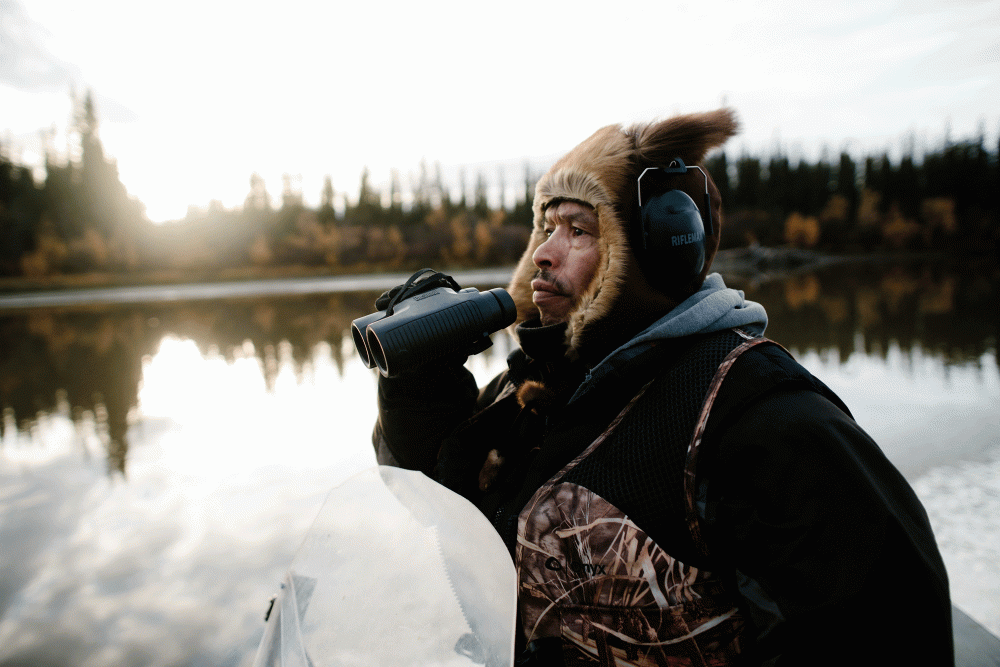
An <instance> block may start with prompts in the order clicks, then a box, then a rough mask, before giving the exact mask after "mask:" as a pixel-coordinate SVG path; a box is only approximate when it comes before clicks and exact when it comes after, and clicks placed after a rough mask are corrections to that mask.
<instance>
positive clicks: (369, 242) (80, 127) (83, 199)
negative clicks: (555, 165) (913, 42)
mask: <svg viewBox="0 0 1000 667" xmlns="http://www.w3.org/2000/svg"><path fill="white" fill-rule="evenodd" d="M71 129H72V131H73V133H74V137H76V138H77V139H78V142H79V150H78V151H77V155H78V156H77V157H73V158H68V159H65V160H58V159H57V158H56V157H55V156H54V154H53V152H52V151H46V157H45V170H44V171H45V174H44V177H41V178H36V175H35V174H34V173H33V171H32V170H31V169H30V168H28V167H26V166H24V165H20V164H17V163H16V162H15V161H14V160H13V159H11V158H10V157H9V155H8V154H7V152H6V151H5V150H4V147H3V146H0V276H6V277H24V278H37V279H44V278H46V277H50V276H58V275H72V274H88V273H94V272H99V273H105V274H118V275H123V276H126V275H127V276H136V275H143V276H146V277H148V278H149V279H152V280H155V279H156V278H157V277H161V278H163V279H170V278H171V277H174V276H176V275H178V274H182V275H183V276H185V277H186V278H195V277H209V276H211V277H219V276H225V275H232V276H234V277H237V276H241V275H251V274H254V273H256V274H259V273H262V272H263V273H267V272H271V271H273V272H280V271H282V270H284V269H287V268H288V267H300V268H301V267H306V268H313V269H315V270H333V271H373V270H382V269H406V268H417V267H419V266H426V265H432V266H449V267H459V266H483V265H504V264H507V263H512V262H514V261H516V260H517V258H518V256H519V255H520V253H521V252H522V250H523V248H524V245H525V243H526V241H527V237H528V234H529V231H530V227H531V217H532V214H531V201H532V195H533V191H534V182H535V180H536V179H537V177H538V175H539V174H533V173H532V171H531V169H530V168H529V167H525V173H524V180H523V183H522V184H521V186H523V187H521V186H519V187H518V188H517V189H518V196H517V197H516V198H515V199H514V201H513V202H510V201H509V198H506V199H504V198H501V201H500V202H499V204H496V203H494V204H491V203H490V200H489V197H488V196H487V183H486V179H485V178H484V176H483V175H482V174H479V175H478V176H477V179H476V185H475V188H474V189H473V191H472V192H466V190H465V188H464V187H462V189H461V191H460V192H458V193H452V192H450V191H449V188H448V187H447V186H446V185H445V184H444V183H443V181H442V179H441V176H440V170H439V169H435V170H434V172H433V173H429V170H428V169H427V168H426V166H425V165H421V172H420V177H419V179H418V180H417V182H416V183H413V184H410V185H409V187H408V188H404V187H403V186H402V185H401V183H400V181H399V177H398V173H396V172H393V175H392V178H391V181H390V184H389V187H388V190H387V191H382V190H380V189H379V188H377V187H375V186H374V185H373V184H372V183H371V181H370V176H369V173H368V171H367V170H365V171H363V172H362V174H361V179H360V187H359V189H358V192H357V195H356V197H354V198H353V199H349V198H347V197H346V196H343V195H341V198H340V200H338V201H337V202H335V192H334V189H333V184H332V183H331V181H330V178H329V177H327V178H326V180H325V182H324V186H323V189H322V192H321V193H320V204H319V206H316V207H309V206H306V205H305V204H304V203H303V196H302V193H301V191H300V190H297V189H296V187H295V185H294V182H293V180H292V178H291V177H289V176H286V177H285V183H284V188H283V191H282V194H281V197H280V201H277V202H275V201H272V198H271V196H270V195H269V192H268V189H267V187H266V184H265V183H264V181H263V179H262V178H261V177H260V176H259V175H257V174H253V175H252V176H251V177H250V182H249V187H248V194H247V197H246V200H245V202H244V205H243V206H242V207H239V208H235V209H227V208H225V207H223V206H222V205H221V204H220V203H218V202H213V203H212V204H210V205H209V207H208V208H207V209H206V210H198V209H194V208H192V209H191V210H189V212H188V215H187V216H186V217H185V218H184V219H182V220H179V221H175V222H172V223H169V224H163V225H154V224H152V223H150V222H149V221H148V219H147V218H146V216H145V209H144V207H143V205H142V203H141V202H139V201H138V200H136V199H135V198H134V197H131V196H130V195H129V194H128V192H127V191H126V188H125V186H124V185H123V184H122V183H121V181H120V179H119V176H118V168H117V163H116V162H115V161H114V160H111V159H109V158H108V157H107V156H106V155H105V153H104V149H103V146H102V144H101V141H100V138H99V135H98V118H97V113H96V109H95V107H94V104H93V100H92V96H91V95H90V94H87V95H86V96H85V97H84V98H83V99H82V100H80V101H79V103H78V104H77V111H76V113H75V117H74V120H73V127H72V128H71ZM998 156H1000V145H998V146H997V147H994V149H991V148H990V147H988V146H986V145H985V138H984V134H983V133H982V132H980V134H979V136H978V137H974V138H971V139H964V140H961V141H955V142H953V141H947V140H946V141H945V142H943V145H942V146H940V147H939V148H937V149H934V150H931V151H928V152H926V153H924V154H923V155H921V156H917V155H915V154H914V151H913V150H912V148H911V149H909V150H906V151H904V152H903V155H902V157H901V158H899V159H891V158H890V157H889V155H888V152H885V153H883V154H881V155H873V156H869V157H866V158H864V159H863V160H861V161H858V160H856V159H855V158H854V157H852V156H851V155H850V154H848V153H847V152H842V153H841V154H840V155H839V158H838V159H837V160H836V161H835V162H831V161H830V160H829V159H827V158H826V157H822V158H820V159H819V160H817V161H815V162H812V161H809V160H801V159H800V160H793V159H792V158H790V157H789V156H788V155H786V154H784V153H782V152H781V151H778V152H777V153H775V154H773V155H771V156H770V157H768V158H766V159H765V158H761V157H758V156H753V155H749V154H742V155H740V156H739V157H738V158H735V159H731V158H730V156H729V155H728V154H727V153H725V152H717V153H715V154H714V155H713V156H712V157H710V158H709V159H708V160H707V163H706V166H707V168H708V169H709V171H710V173H711V174H712V177H713V180H714V181H715V182H716V184H717V185H718V187H719V189H720V191H721V193H722V198H723V204H724V212H725V217H724V225H725V231H724V233H723V241H722V244H723V247H724V248H735V247H743V246H746V245H753V244H760V245H764V246H785V245H790V246H794V247H801V248H815V249H819V250H824V251H829V252H871V251H880V250H901V249H902V250H927V249H932V250H943V251H951V252H959V253H980V252H994V251H995V250H996V248H997V246H998V245H1000V243H998V241H1000V231H998V230H1000V224H998V216H1000V211H998V209H1000V205H998V193H1000V160H998ZM502 189H503V184H501V190H502ZM341 202H342V204H341ZM335 204H336V205H335Z"/></svg>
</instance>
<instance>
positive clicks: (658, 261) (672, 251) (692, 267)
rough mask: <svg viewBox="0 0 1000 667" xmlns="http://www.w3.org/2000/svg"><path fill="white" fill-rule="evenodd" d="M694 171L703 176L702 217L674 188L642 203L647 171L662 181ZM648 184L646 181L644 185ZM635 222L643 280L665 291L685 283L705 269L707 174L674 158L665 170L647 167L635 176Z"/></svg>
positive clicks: (709, 213)
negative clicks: (637, 198)
mask: <svg viewBox="0 0 1000 667" xmlns="http://www.w3.org/2000/svg"><path fill="white" fill-rule="evenodd" d="M690 169H697V170H698V171H700V172H701V175H702V176H704V177H705V205H704V208H703V209H702V210H704V217H703V215H702V213H701V211H699V210H698V205H697V204H695V203H694V200H693V199H691V197H690V196H688V194H687V193H686V192H683V191H681V190H677V189H671V190H667V191H666V192H664V193H663V194H660V195H656V196H655V197H651V198H650V199H649V200H648V201H646V202H643V200H642V179H643V177H644V176H646V175H647V174H649V173H650V172H660V173H661V174H663V175H664V176H665V177H666V178H670V176H671V175H673V174H686V173H688V171H689V170H690ZM648 183H649V181H648V180H647V184H648ZM637 188H638V191H639V220H640V223H641V235H640V238H639V239H638V241H639V243H638V244H637V245H638V246H639V247H637V248H636V249H635V250H636V255H637V259H638V260H639V266H640V268H641V269H642V271H643V273H644V274H645V276H646V279H647V280H648V281H649V282H650V284H652V285H653V286H654V287H657V288H659V289H663V290H669V289H671V288H676V287H680V286H683V285H685V284H687V283H689V282H690V281H691V280H693V279H694V278H696V277H697V276H698V275H700V274H701V271H702V269H703V268H704V267H705V235H706V234H708V235H709V236H711V235H712V233H713V227H712V207H711V200H710V199H709V194H708V174H706V173H705V170H704V169H702V168H701V167H699V166H698V165H692V166H691V167H688V166H687V165H685V164H684V161H683V160H681V159H680V158H674V159H673V160H671V161H670V164H669V165H667V166H666V167H648V168H646V169H644V170H643V172H642V173H641V174H639V180H638V183H637Z"/></svg>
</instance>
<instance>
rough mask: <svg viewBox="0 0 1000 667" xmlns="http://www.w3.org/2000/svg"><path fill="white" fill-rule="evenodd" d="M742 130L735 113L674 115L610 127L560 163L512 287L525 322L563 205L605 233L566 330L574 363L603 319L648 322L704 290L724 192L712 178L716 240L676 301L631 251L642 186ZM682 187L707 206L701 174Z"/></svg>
mask: <svg viewBox="0 0 1000 667" xmlns="http://www.w3.org/2000/svg"><path fill="white" fill-rule="evenodd" d="M737 129H738V123H737V120H736V116H735V114H734V113H733V112H732V111H731V110H729V109H719V110H717V111H710V112H705V113H696V114H687V115H682V116H674V117H672V118H668V119H666V120H663V121H659V122H652V123H642V124H636V125H632V126H630V127H628V128H623V127H622V126H621V125H608V126H606V127H603V128H601V129H599V130H598V131H597V132H595V133H594V134H593V135H591V136H590V137H589V138H588V139H586V140H585V141H583V142H582V143H581V144H579V145H578V146H577V147H576V148H574V149H573V150H571V151H570V152H569V153H567V154H566V155H565V156H563V157H562V158H561V159H560V160H559V161H558V162H556V164H555V165H553V167H552V168H551V169H550V170H549V171H548V172H547V173H546V174H545V175H544V176H543V177H542V178H541V179H539V181H538V183H537V185H536V186H535V199H534V205H533V208H534V229H533V231H532V235H531V239H530V241H529V243H528V247H527V249H526V250H525V252H524V254H523V255H522V256H521V259H520V261H519V263H518V265H517V268H516V269H515V270H514V274H513V277H512V279H511V283H510V286H509V287H508V291H509V292H510V294H511V296H512V297H513V299H514V303H515V304H516V306H517V322H518V323H520V322H524V321H526V320H530V319H532V318H534V317H537V315H538V309H537V307H536V306H535V304H534V303H533V302H532V300H531V297H532V290H531V281H532V279H533V278H534V277H535V275H536V273H537V267H536V266H535V264H534V262H533V261H532V255H533V254H534V252H535V250H536V249H537V248H538V246H540V245H541V244H542V243H543V242H544V241H545V238H546V237H545V232H544V226H545V219H544V216H545V209H546V208H548V206H549V205H551V204H552V203H554V202H557V201H561V200H573V201H579V202H582V203H585V204H588V205H590V206H592V207H593V208H594V210H595V211H596V212H597V217H598V224H599V231H600V239H599V242H598V247H599V250H600V263H599V265H598V268H597V271H596V272H595V274H594V278H593V280H592V281H591V283H590V285H589V286H588V287H587V289H586V290H585V292H584V294H583V295H582V296H581V298H580V300H579V302H578V303H577V304H576V307H575V308H574V311H573V312H572V313H571V315H570V319H569V326H568V327H567V330H566V336H567V343H568V346H569V354H570V356H571V357H575V356H579V355H580V354H581V353H582V352H585V350H584V349H583V348H584V347H586V346H587V345H589V341H588V336H587V332H588V330H590V331H591V332H592V333H596V331H597V330H598V329H600V328H601V327H599V326H598V324H599V323H600V322H601V321H602V320H604V319H608V318H617V319H621V318H625V319H634V318H639V319H642V318H645V317H646V316H652V313H653V312H654V311H660V314H662V312H665V311H666V310H667V309H669V307H670V304H676V303H678V302H679V300H681V299H682V298H683V297H684V296H686V295H687V294H690V293H693V292H694V291H696V290H697V289H698V287H699V286H700V284H701V282H702V281H703V280H704V276H705V275H707V273H708V268H709V266H710V264H711V260H712V257H714V255H715V252H716V250H717V249H718V244H719V232H720V229H721V226H722V213H721V198H720V196H719V191H718V189H717V188H716V187H715V184H714V183H713V182H712V181H711V177H709V192H710V195H711V208H712V209H713V210H712V215H713V219H714V220H715V225H714V234H713V235H712V236H711V237H706V239H705V243H706V261H705V269H704V271H703V272H702V275H701V276H699V277H698V278H697V279H696V280H695V281H694V282H693V283H692V284H691V285H682V286H678V289H677V292H676V293H674V294H670V295H668V294H659V293H656V291H655V290H653V289H652V288H651V287H650V286H649V285H648V283H647V282H646V280H645V278H644V277H643V276H642V274H641V271H639V269H638V267H637V266H636V262H635V257H634V255H633V254H632V251H631V246H630V242H629V237H630V231H631V229H630V228H631V226H632V225H633V224H637V220H638V189H637V185H636V184H637V180H638V177H639V175H640V174H641V173H642V170H643V169H645V168H646V167H662V166H666V165H667V164H668V163H669V162H670V160H671V159H673V158H675V157H680V158H681V159H682V160H684V162H685V163H686V164H687V165H689V166H690V165H695V164H699V163H701V161H702V160H703V159H704V157H705V155H706V154H707V153H708V151H710V150H712V149H713V148H716V147H719V146H721V145H722V144H724V143H725V142H726V140H727V139H729V138H730V137H731V136H733V135H734V134H736V132H737ZM679 188H680V189H681V190H684V191H685V192H687V193H688V194H689V195H691V197H692V198H693V199H694V201H695V202H696V203H697V204H698V206H699V207H701V206H702V205H703V204H702V202H703V198H704V180H703V178H702V175H701V173H700V172H698V171H697V170H692V173H689V174H687V175H685V176H684V177H683V180H682V182H681V183H680V185H679ZM703 213H704V212H703ZM645 311H649V312H645ZM616 326H617V324H616ZM593 337H594V336H591V337H590V338H593Z"/></svg>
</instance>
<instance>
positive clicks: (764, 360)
mask: <svg viewBox="0 0 1000 667" xmlns="http://www.w3.org/2000/svg"><path fill="white" fill-rule="evenodd" d="M736 127H737V124H736V120H735V118H734V116H733V114H732V113H731V112H730V111H728V110H720V111H716V112H711V113H704V114H693V115H687V116H678V117H675V118H671V119H668V120H666V121H663V122H659V123H653V124H645V125H637V126H633V127H631V128H627V129H624V128H622V127H620V126H609V127H606V128H603V129H601V130H599V131H598V132H596V133H595V134H594V135H593V136H591V137H590V138H589V139H587V140H586V141H584V142H583V143H582V144H580V145H579V146H577V147H576V148H575V149H573V150H572V151H571V152H570V153H569V154H567V155H566V156H565V157H563V158H562V159H561V160H560V161H559V162H557V163H556V164H555V165H554V166H553V167H552V169H551V170H550V171H549V172H548V173H547V174H545V176H543V177H542V178H541V179H540V180H539V182H538V185H537V188H536V196H535V200H534V211H535V222H534V231H533V234H532V237H531V241H530V243H529V247H528V249H527V250H526V252H525V254H524V256H523V257H522V259H521V262H520V263H519V265H518V267H517V268H516V270H515V272H514V275H513V278H512V281H511V284H510V287H509V292H510V293H511V295H512V296H513V298H514V300H515V303H516V304H517V308H518V323H517V325H516V328H515V335H516V337H517V339H518V343H519V349H517V350H515V352H513V353H512V354H511V355H510V357H509V359H508V366H509V368H508V370H507V371H506V372H505V373H503V374H502V375H501V376H499V377H498V378H496V379H494V380H493V381H492V382H491V383H490V384H489V385H488V386H487V387H485V388H483V390H482V391H479V390H478V388H477V387H476V385H475V382H474V380H473V379H472V376H471V374H470V373H469V372H468V371H467V370H465V369H464V367H463V366H462V362H463V361H464V358H456V359H453V360H451V362H449V363H443V364H435V365H434V366H433V367H426V368H422V369H420V370H419V371H415V372H412V373H408V374H404V375H402V376H400V377H396V378H380V380H379V421H378V423H377V425H376V428H375V433H374V444H375V448H376V452H377V455H378V458H379V461H380V462H382V463H387V464H391V465H401V466H405V467H408V468H413V469H419V470H423V471H424V472H425V473H427V474H428V475H432V476H434V477H435V478H437V479H438V480H439V481H441V482H442V483H444V484H445V485H447V486H449V487H450V488H452V489H454V490H456V491H457V492H459V493H461V494H463V495H464V496H466V497H467V498H469V499H470V500H472V501H473V502H474V503H476V504H477V506H478V507H479V508H480V509H481V510H482V511H483V512H484V514H485V515H486V516H487V517H488V518H489V519H490V520H491V521H492V522H493V524H494V525H495V526H496V528H497V530H498V531H499V533H500V535H501V536H502V537H503V538H504V540H505V541H506V543H507V545H508V547H509V548H510V550H511V554H512V557H513V558H514V561H515V565H516V567H517V573H518V586H519V589H518V605H519V628H520V636H519V638H518V651H519V655H520V656H521V658H520V659H521V660H522V661H523V664H539V665H541V664H544V665H550V664H556V665H558V664H566V665H577V664H579V665H583V664H594V665H615V664H617V665H725V664H750V665H819V664H852V665H858V664H890V663H891V664H918V663H919V664H934V665H947V664H951V663H952V660H953V653H952V635H951V626H950V603H949V595H948V582H947V576H946V573H945V569H944V566H943V564H942V561H941V558H940V555H939V553H938V551H937V547H936V545H935V541H934V537H933V535H932V533H931V530H930V527H929V525H928V522H927V517H926V514H925V513H924V511H923V508H922V507H921V505H920V503H919V501H918V500H917V498H916V497H915V495H914V494H913V492H912V490H911V489H910V487H909V486H908V485H907V483H906V482H905V480H904V479H903V478H902V477H901V475H900V474H899V473H898V471H896V470H895V468H893V466H892V465H891V464H890V463H889V462H888V461H887V460H886V458H885V457H884V456H883V455H882V453H881V452H880V451H879V449H878V447H877V446H876V445H875V443H874V442H872V441H871V439H870V438H869V437H868V436H867V435H866V434H865V433H864V432H863V431H862V430H861V428H860V427H859V426H858V425H857V424H856V423H855V422H854V421H853V419H852V418H851V417H850V413H849V412H848V409H847V407H846V406H844V405H843V403H842V402H841V401H840V399H839V398H837V397H836V396H835V395H834V394H833V393H832V392H831V391H830V390H829V389H828V388H827V387H825V386H824V385H823V384H822V383H821V382H820V381H819V380H817V379H816V378H814V377H812V376H811V375H810V374H809V373H808V372H807V371H805V369H803V368H802V367H801V366H799V365H798V364H797V363H795V362H794V360H792V359H791V357H790V356H789V355H788V354H787V352H785V351H784V350H783V349H782V348H781V347H780V346H778V345H776V344H774V343H771V342H770V341H767V340H766V339H764V338H762V337H761V335H762V333H763V331H764V327H765V326H766V323H767V318H766V314H765V313H764V310H763V308H762V307H761V306H760V305H758V304H755V303H753V302H750V301H746V300H745V299H744V298H743V294H742V292H738V291H735V290H731V289H728V288H726V287H725V285H724V284H723V281H722V279H721V278H720V277H719V276H718V274H711V275H709V273H708V272H709V267H710V266H711V262H712V258H713V256H714V255H715V253H716V250H717V248H718V244H719V235H720V231H721V226H722V215H721V201H720V197H719V193H718V190H717V188H716V187H715V185H714V183H712V181H711V178H710V177H709V176H708V175H707V174H706V173H704V172H702V171H701V170H700V169H699V168H697V167H696V165H697V164H698V162H700V161H701V160H702V159H703V158H704V156H705V154H706V152H707V151H708V150H710V149H712V148H714V147H717V146H720V145H721V144H722V143H724V142H725V141H726V139H728V138H729V137H730V136H731V135H733V134H734V133H735V131H736ZM687 165H691V166H690V167H688V166H687ZM647 168H653V169H652V173H650V172H647ZM641 198H642V199H641ZM663 202H666V203H663ZM699 202H700V203H699ZM657 206H660V208H659V209H658V208H657ZM678 220H680V221H682V222H683V224H696V225H697V227H696V228H691V229H688V228H685V227H683V225H681V227H679V229H680V231H677V230H676V229H675V228H674V227H673V226H672V225H674V223H675V222H676V221H678ZM692 220H693V222H692ZM678 224H680V223H678ZM692 247H694V248H695V249H696V251H697V252H694V253H693V254H692V252H691V248H692Z"/></svg>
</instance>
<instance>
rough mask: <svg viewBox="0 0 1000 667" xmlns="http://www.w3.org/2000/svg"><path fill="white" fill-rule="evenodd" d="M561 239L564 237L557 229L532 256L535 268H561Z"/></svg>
mask: <svg viewBox="0 0 1000 667" xmlns="http://www.w3.org/2000/svg"><path fill="white" fill-rule="evenodd" d="M561 237H562V235H561V234H560V233H559V229H558V228H557V229H556V230H555V231H554V232H552V234H550V235H549V237H548V238H547V239H545V241H544V242H542V245H540V246H538V247H537V248H535V252H534V253H533V254H532V255H531V259H532V261H534V262H535V266H537V267H538V268H540V269H554V268H556V267H558V266H559V263H560V262H561V260H562V255H563V248H562V245H563V244H562V239H561Z"/></svg>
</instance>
